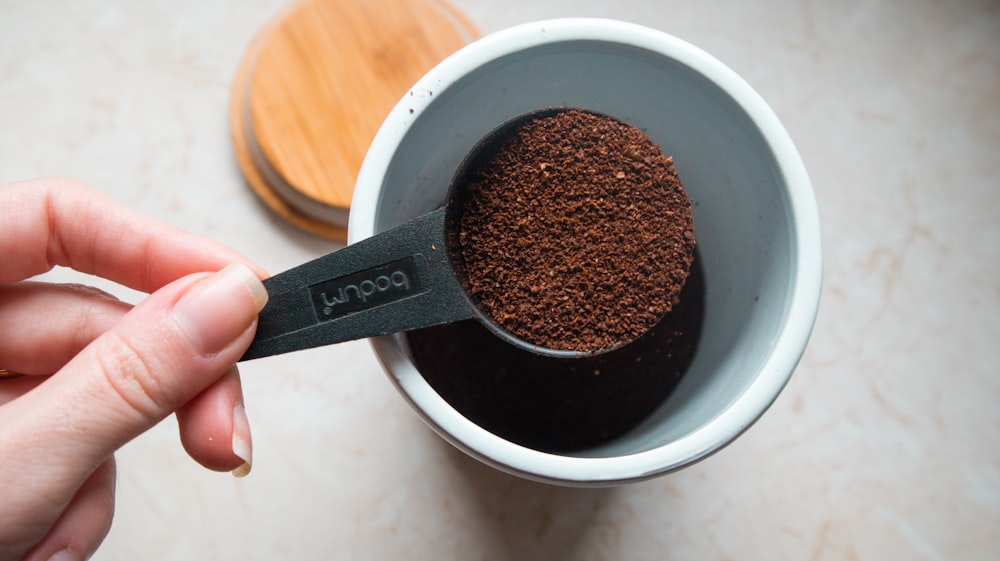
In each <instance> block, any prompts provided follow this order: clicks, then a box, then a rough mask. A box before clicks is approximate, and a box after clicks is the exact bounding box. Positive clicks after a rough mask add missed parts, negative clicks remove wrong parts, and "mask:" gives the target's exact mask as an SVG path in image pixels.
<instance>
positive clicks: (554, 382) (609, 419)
mask: <svg viewBox="0 0 1000 561" xmlns="http://www.w3.org/2000/svg"><path fill="white" fill-rule="evenodd" d="M704 302H705V284H704V277H703V275H702V269H701V266H700V262H699V261H698V260H697V259H696V260H695V261H694V263H693V265H692V267H691V275H690V277H689V278H688V279H687V282H686V283H685V285H684V288H683V291H682V292H681V295H680V300H679V301H678V303H677V305H676V306H674V308H673V310H672V311H670V312H669V313H668V314H666V315H665V316H664V317H663V319H661V320H660V322H659V323H658V324H656V325H655V326H654V327H653V328H652V329H651V330H650V331H649V332H647V333H646V334H645V335H644V336H643V337H641V338H639V339H637V340H636V341H634V342H632V343H631V344H629V345H626V346H624V347H622V348H619V349H616V350H613V351H609V352H607V353H605V354H603V355H597V356H592V357H585V358H563V359H559V358H551V357H545V356H541V355H537V354H535V353H531V352H528V351H524V350H521V349H519V348H517V347H515V346H513V345H511V344H509V343H506V342H504V341H503V340H501V339H500V338H498V337H496V336H495V335H493V334H492V333H490V332H489V331H488V330H487V329H486V328H485V327H483V326H482V325H481V324H480V323H479V322H477V321H475V320H469V321H465V322H460V323H454V324H450V325H442V326H438V327H431V328H427V329H423V330H418V331H412V332H410V333H408V334H407V335H406V337H407V341H408V344H409V348H410V353H411V355H412V357H413V360H414V363H415V365H416V366H417V369H418V370H419V371H420V373H421V375H422V376H423V377H424V378H425V379H426V380H427V382H428V383H429V384H430V385H431V387H433V388H434V390H435V391H437V392H438V394H439V395H440V396H441V397H442V398H443V399H444V400H445V401H447V402H448V403H450V404H451V405H452V407H454V408H455V409H456V410H458V412H459V413H461V414H462V415H464V416H465V417H467V418H468V419H469V420H471V421H472V422H474V423H476V424H477V425H479V426H481V427H483V428H484V429H486V430H488V431H490V432H492V433H493V434H496V435H498V436H500V437H503V438H506V439H507V440H510V441H512V442H515V443H518V444H520V445H522V446H527V447H529V448H534V449H536V450H541V451H545V452H557V453H558V452H562V453H566V452H573V451H579V450H583V449H586V448H590V447H593V446H597V445H600V444H602V443H605V442H608V441H610V440H612V439H614V438H617V437H619V436H621V435H622V434H625V433H626V432H628V431H629V430H631V429H633V428H635V427H636V426H637V425H639V424H640V423H641V422H642V421H644V420H645V419H646V418H648V417H649V415H650V414H651V413H652V412H653V411H655V410H656V408H657V407H659V406H660V405H661V404H662V403H663V402H664V401H665V400H666V399H667V397H668V396H669V395H670V393H671V392H672V391H673V389H674V387H675V386H676V385H677V383H678V382H679V381H680V379H681V377H682V375H683V374H684V373H685V372H686V371H687V369H688V366H689V365H690V363H691V360H692V357H693V356H694V353H695V350H696V348H697V345H698V340H699V337H700V334H701V328H702V323H703V321H704V310H705V304H704Z"/></svg>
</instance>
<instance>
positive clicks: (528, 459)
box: [348, 18, 822, 486]
mask: <svg viewBox="0 0 1000 561" xmlns="http://www.w3.org/2000/svg"><path fill="white" fill-rule="evenodd" d="M581 40H584V41H586V40H594V41H601V42H610V43H617V44H621V45H626V46H630V47H634V48H638V49H641V50H645V51H649V52H652V53H655V54H657V55H659V56H662V57H666V58H668V59H672V60H674V61H676V62H678V63H680V64H682V65H684V66H685V67H687V68H689V69H691V70H693V71H694V72H696V73H698V74H700V75H701V76H703V77H705V78H706V79H708V80H709V81H711V82H712V83H713V84H714V85H715V86H716V87H718V88H719V89H721V90H722V91H724V92H725V93H726V94H727V95H729V96H730V97H731V98H732V100H733V102H734V103H735V104H737V105H738V106H739V107H740V108H741V109H742V110H743V111H744V112H745V113H746V114H747V116H748V117H749V118H750V119H751V121H752V122H753V123H754V125H755V126H756V127H757V128H758V130H759V132H760V134H761V135H762V136H763V138H764V139H765V141H766V142H767V143H768V144H769V145H770V147H771V151H772V153H773V154H774V155H775V163H776V166H777V168H778V170H779V173H780V174H781V175H782V176H783V178H784V182H785V185H786V186H787V189H786V191H785V193H784V194H785V195H786V196H787V201H788V205H789V209H790V217H791V222H792V225H791V229H792V231H793V232H794V235H793V236H792V244H793V245H792V247H793V260H792V279H791V283H790V286H791V289H790V297H789V299H788V307H787V311H786V313H785V317H784V320H783V324H782V325H781V328H780V330H779V332H778V336H777V339H776V340H775V342H774V345H773V347H772V349H771V352H770V355H769V356H768V357H767V360H766V361H765V363H764V365H763V366H762V367H761V369H760V371H759V372H758V374H757V376H756V377H755V378H754V380H753V381H752V382H751V384H750V386H749V387H748V388H747V389H746V390H745V391H744V392H743V394H742V395H740V396H739V397H737V399H736V400H735V402H733V404H732V405H731V406H730V407H729V408H728V409H726V410H724V411H722V412H720V413H719V414H718V415H717V416H716V417H715V418H713V419H712V420H710V421H709V422H708V423H706V424H705V425H703V426H701V427H699V428H698V429H696V430H694V431H693V432H692V433H690V434H688V435H686V436H684V437H683V438H680V439H678V440H675V441H672V442H670V443H667V444H664V445H662V446H659V447H656V448H652V449H649V450H644V451H641V452H636V453H633V454H629V455H622V456H615V457H576V456H562V455H557V454H552V453H546V452H541V451H538V450H534V449H531V448H526V447H524V446H521V445H519V444H515V443H513V442H510V441H507V440H505V439H503V438H501V437H498V436H496V435H494V434H492V433H490V432H489V431H487V430H485V429H483V428H481V427H479V426H478V425H476V424H475V423H473V422H472V421H470V420H468V419H467V418H465V417H464V416H462V415H461V414H460V413H459V412H458V411H456V410H455V409H454V408H453V407H451V405H449V404H448V403H447V402H445V401H444V400H443V399H442V398H441V397H440V396H439V395H438V394H437V393H436V392H435V391H434V390H433V389H432V388H431V387H430V386H429V384H427V382H426V381H424V380H423V378H422V377H421V376H420V374H419V373H418V372H416V367H415V366H413V365H412V363H410V361H409V359H408V358H407V357H406V356H405V355H404V353H403V352H402V349H401V348H400V347H399V345H398V344H397V343H396V341H395V339H394V338H393V337H392V336H384V337H379V338H374V339H372V340H371V343H372V346H373V348H374V350H375V353H376V355H377V356H378V358H379V360H380V361H381V362H382V365H383V367H384V369H385V370H386V372H387V374H388V375H389V377H390V379H391V380H392V381H393V383H394V384H395V385H396V386H397V389H398V390H399V391H400V393H401V394H402V395H403V396H404V397H405V398H406V399H407V401H409V402H410V404H411V406H412V407H413V408H414V409H415V410H416V411H417V412H418V413H419V414H420V415H421V416H422V417H423V419H424V420H425V421H426V422H427V423H428V424H429V425H430V426H431V427H432V428H433V429H434V430H435V431H436V432H437V433H438V434H440V435H441V436H442V437H443V438H445V439H446V440H448V441H449V442H451V443H452V444H453V445H455V446H456V447H458V448H459V449H461V450H463V451H465V452H466V453H468V454H470V455H472V456H474V457H476V458H478V459H479V460H481V461H483V462H484V463H487V464H489V465H492V466H494V467H496V468H499V469H501V470H503V471H506V472H509V473H513V474H516V475H519V476H522V477H525V478H528V479H534V480H537V481H543V482H548V483H558V484H564V485H585V486H597V485H614V484H620V483H625V482H632V481H639V480H643V479H648V478H651V477H654V476H656V475H660V474H663V473H667V472H670V471H674V470H677V469H680V468H681V467H684V466H687V465H689V464H692V463H694V462H697V461H699V460H701V459H703V458H705V457H707V456H709V455H711V454H712V453H714V452H716V451H718V450H720V449H721V448H722V447H724V446H725V445H726V444H728V443H730V442H732V441H733V440H734V439H735V438H736V437H738V436H739V435H740V434H741V433H743V432H744V431H745V430H746V429H748V428H749V427H750V426H751V425H752V424H753V423H754V422H755V421H756V420H757V419H758V418H760V416H761V415H762V414H763V413H764V412H765V411H766V410H767V408H768V407H770V405H771V404H772V403H773V402H774V400H775V399H776V398H777V396H778V394H779V393H780V392H781V390H782V389H783V388H784V386H785V384H786V383H787V382H788V380H789V378H790V377H791V374H792V371H793V370H794V368H795V366H796V365H797V364H798V361H799V359H800V358H801V356H802V354H803V352H804V351H805V347H806V344H807V342H808V340H809V337H810V335H811V333H812V329H813V325H814V323H815V319H816V314H817V311H818V308H819V298H820V291H821V284H822V252H821V249H822V248H821V237H820V225H819V211H818V208H817V204H816V199H815V196H814V194H813V191H812V186H811V182H810V180H809V176H808V173H807V172H806V169H805V165H804V163H803V161H802V159H801V157H800V155H799V153H798V151H797V149H796V148H795V145H794V144H793V142H792V140H791V137H790V136H789V134H788V132H787V131H786V130H785V128H784V127H783V126H782V124H781V123H780V121H779V120H778V117H777V116H776V115H775V113H774V111H773V110H772V109H771V108H770V106H768V104H767V103H766V102H765V101H764V99H763V98H762V97H761V96H760V95H759V94H758V93H757V92H756V91H755V90H754V89H753V88H752V87H751V86H750V85H749V84H748V83H747V82H746V81H744V80H743V79H742V78H741V77H740V76H739V75H737V74H736V72H734V71H733V70H732V69H730V68H729V67H728V66H726V65H725V64H723V63H722V62H721V61H719V60H718V59H716V58H715V57H713V56H712V55H710V54H708V53H707V52H705V51H703V50H701V49H700V48H698V47H695V46H694V45H692V44H690V43H688V42H686V41H684V40H682V39H679V38H677V37H675V36H672V35H669V34H667V33H665V32H662V31H658V30H654V29H651V28H648V27H644V26H642V25H639V24H635V23H629V22H623V21H619V20H611V19H600V18H561V19H552V20H542V21H536V22H531V23H526V24H521V25H517V26H514V27H511V28H508V29H505V30H502V31H498V32H495V33H493V34H490V35H487V36H485V37H483V38H482V39H479V40H478V41H476V42H474V43H471V44H469V45H467V46H466V47H464V48H463V49H461V50H460V51H458V52H457V53H455V54H453V55H452V56H450V57H448V58H447V59H445V60H444V61H443V62H441V63H440V64H439V65H437V66H436V67H434V68H433V69H431V70H430V71H429V72H428V73H427V74H425V75H424V76H423V77H422V78H421V79H420V80H419V81H418V82H417V83H416V84H415V85H414V86H413V88H412V90H411V91H412V92H428V91H429V92H440V91H443V90H444V89H446V88H447V87H449V86H450V85H452V84H454V83H455V82H457V81H458V80H460V79H461V78H462V77H463V76H465V75H466V74H468V73H469V72H472V71H474V70H475V69H476V68H478V67H480V66H482V65H484V64H487V63H489V62H490V61H493V60H496V59H498V58H502V57H505V56H508V55H510V54H513V53H516V52H519V51H522V50H524V49H528V48H532V47H536V46H539V45H542V44H550V43H559V42H567V41H581ZM432 101H433V98H432V97H430V96H427V97H423V96H406V97H404V98H403V99H402V100H401V101H400V103H399V104H398V105H396V107H395V108H394V109H393V110H392V111H391V112H390V113H389V115H388V117H387V118H386V120H385V121H384V123H383V125H382V127H381V128H380V130H379V131H378V133H377V134H376V136H375V138H374V140H373V142H372V144H371V146H370V148H369V151H368V154H367V155H366V157H365V160H364V163H363V164H362V167H361V171H360V173H359V175H358V180H357V188H356V190H355V193H354V199H353V201H352V203H351V214H350V220H349V223H348V243H355V242H357V241H359V240H362V239H365V238H367V237H370V236H372V235H374V234H375V233H376V232H375V219H376V213H377V210H378V201H379V190H380V189H379V187H380V186H381V185H382V182H383V180H384V176H385V172H386V170H387V169H388V167H389V164H390V162H391V160H392V158H393V153H394V151H395V148H396V147H397V146H398V145H399V143H400V142H401V141H402V139H403V138H404V136H405V135H406V134H407V132H408V130H409V128H410V126H411V125H412V124H413V123H414V122H415V121H416V120H417V118H418V117H419V116H420V113H421V112H422V111H424V110H425V109H426V108H427V107H428V106H429V105H430V104H431V102H432ZM407 364H409V365H410V369H411V370H412V371H413V372H412V373H410V375H401V373H400V372H399V368H400V367H401V366H403V365H407ZM413 374H415V376H414V375H413Z"/></svg>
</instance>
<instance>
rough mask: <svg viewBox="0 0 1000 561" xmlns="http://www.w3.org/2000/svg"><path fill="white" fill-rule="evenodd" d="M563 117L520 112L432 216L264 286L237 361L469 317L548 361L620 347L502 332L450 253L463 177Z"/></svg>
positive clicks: (466, 168)
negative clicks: (524, 128) (502, 147)
mask: <svg viewBox="0 0 1000 561" xmlns="http://www.w3.org/2000/svg"><path fill="white" fill-rule="evenodd" d="M565 110H566V108H553V109H544V110H540V111H535V112H531V113H527V114H525V115H522V116H520V117H517V118H515V119H513V120H511V121H508V122H507V123H505V124H503V125H501V126H500V127H498V128H497V129H495V130H494V131H493V132H491V133H489V134H488V135H487V136H486V137H484V138H483V139H482V140H480V141H479V142H478V143H477V144H476V145H475V146H474V147H473V149H472V150H471V151H470V152H469V155H468V156H467V157H466V158H465V160H464V161H463V162H462V164H461V165H460V166H459V167H458V170H457V172H456V173H455V175H454V176H453V178H452V181H451V184H450V185H449V188H448V194H447V197H446V200H445V204H444V205H443V206H442V207H440V208H438V209H437V210H434V211H431V212H429V213H427V214H424V215H422V216H419V217H417V218H415V219H413V220H411V221H410V222H409V223H407V224H404V225H401V226H397V227H395V228H393V229H391V230H387V231H385V232H382V233H380V234H377V235H375V236H373V237H370V238H368V239H365V240H362V241H360V242H357V243H354V244H351V245H348V246H346V247H344V248H343V249H341V250H339V251H335V252H333V253H330V254H327V255H325V256H323V257H319V258H317V259H315V260H313V261H310V262H308V263H305V264H303V265H300V266H297V267H295V268H293V269H290V270H288V271H285V272H283V273H280V274H278V275H275V276H274V277H272V278H269V279H267V280H265V281H264V286H265V288H266V289H267V293H268V295H269V300H268V303H267V305H266V306H265V307H264V309H263V310H261V312H260V318H259V322H258V325H257V334H256V336H255V338H254V340H253V342H252V343H251V344H250V347H249V349H248V350H247V352H246V354H244V355H243V358H242V359H241V360H249V359H254V358H260V357H265V356H270V355H276V354H282V353H288V352H292V351H297V350H301V349H308V348H312V347H318V346H322V345H330V344H334V343H340V342H344V341H351V340H355V339H362V338H366V337H374V336H379V335H387V334H391V333H398V332H402V331H410V330H414V329H419V328H423V327H431V326H434V325H441V324H445V323H453V322H456V321H460V320H465V319H470V318H476V319H477V320H479V321H480V322H481V323H483V324H484V325H485V326H486V327H487V328H488V329H490V331H492V332H493V333H494V334H496V335H497V336H499V337H501V338H502V339H504V340H506V341H508V342H510V343H512V344H513V345H516V346H517V347H520V348H522V349H525V350H528V351H531V352H534V353H537V354H542V355H546V356H552V357H559V358H577V357H582V356H590V355H593V354H599V353H602V352H606V351H608V350H611V349H613V348H617V347H618V346H620V345H616V346H614V347H607V348H602V349H593V350H589V349H588V350H583V351H577V350H561V349H551V348H547V347H542V346H539V345H535V344H532V343H531V342H529V341H525V340H524V339H522V338H520V337H518V336H516V335H513V334H511V333H510V332H508V331H506V330H504V329H503V328H502V327H500V326H499V325H497V324H496V323H495V322H494V321H493V320H492V319H490V317H489V316H488V315H487V314H486V313H484V312H483V311H482V310H481V309H480V308H479V307H478V306H477V305H476V303H475V301H474V298H473V297H471V296H470V295H469V294H468V292H467V291H466V289H465V286H464V283H463V274H462V270H461V263H460V258H459V257H458V256H457V250H455V249H454V247H455V244H456V243H457V241H456V240H455V237H456V236H457V234H456V233H455V232H456V230H457V228H456V227H455V226H456V225H457V222H458V217H457V215H456V213H457V212H459V209H460V207H461V205H462V202H463V197H464V196H466V195H467V193H466V189H465V186H466V184H467V183H468V178H469V177H470V174H471V173H474V172H475V171H476V169H477V168H478V167H479V165H480V164H481V162H482V161H484V159H486V158H488V157H490V156H491V154H492V153H493V151H494V150H495V149H496V145H497V144H498V143H499V142H500V141H502V140H503V139H504V138H506V136H507V135H508V134H510V133H511V132H512V131H513V130H515V129H516V128H518V127H519V126H520V125H521V124H523V123H526V122H527V121H529V120H532V119H537V118H539V117H544V116H546V115H550V114H554V113H557V112H561V111H565ZM623 344H624V343H623Z"/></svg>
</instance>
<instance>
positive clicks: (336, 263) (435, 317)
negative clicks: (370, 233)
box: [240, 208, 474, 360]
mask: <svg viewBox="0 0 1000 561" xmlns="http://www.w3.org/2000/svg"><path fill="white" fill-rule="evenodd" d="M444 220H445V209H444V208H441V209H438V210H435V211H432V212H429V213H427V214H424V215H423V216H420V217H418V218H416V219H414V220H412V221H411V222H409V223H408V224H404V225H402V226H398V227H396V228H393V229H391V230H388V231H386V232H383V233H381V234H378V235H376V236H374V237H371V238H368V239H366V240H362V241H360V242H357V243H355V244H351V245H348V246H346V247H344V248H343V249H341V250H339V251H335V252H333V253H330V254H327V255H324V256H323V257H320V258H318V259H315V260H313V261H310V262H308V263H305V264H303V265H300V266H298V267H295V268H293V269H290V270H288V271H285V272H283V273H280V274H278V275H275V276H274V277H271V278H269V279H267V280H265V281H264V286H265V288H267V293H268V296H269V300H268V303H267V305H266V306H264V309H263V310H261V312H260V318H259V321H258V324H257V334H256V336H255V337H254V340H253V342H252V343H250V347H249V349H247V351H246V354H244V355H243V358H242V359H240V360H250V359H254V358H260V357H265V356H270V355H276V354H282V353H289V352H292V351H298V350H301V349H308V348H312V347H318V346H322V345H330V344H333V343H340V342H343V341H350V340H354V339H362V338H365V337H374V336H377V335H386V334H389V333H397V332H400V331H408V330H411V329H419V328H421V327H430V326H432V325H439V324H443V323H451V322H454V321H458V320H462V319H468V318H471V317H473V315H474V311H473V307H472V304H471V303H470V302H469V300H468V298H467V297H466V295H465V291H464V289H463V288H462V285H461V282H460V281H459V280H458V278H457V277H456V275H455V272H454V269H453V268H452V265H451V260H450V259H449V257H448V255H447V250H446V244H445V235H446V234H445V223H444Z"/></svg>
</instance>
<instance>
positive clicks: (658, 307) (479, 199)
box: [457, 109, 695, 352]
mask: <svg viewBox="0 0 1000 561" xmlns="http://www.w3.org/2000/svg"><path fill="white" fill-rule="evenodd" d="M465 181H466V184H465V186H466V195H465V197H464V198H463V199H462V201H463V202H462V203H460V204H461V207H460V208H459V210H458V211H457V212H458V213H459V218H458V219H457V220H458V222H459V224H458V234H457V237H458V239H457V244H458V254H459V255H460V268H463V269H464V277H465V279H466V280H467V282H468V290H469V291H470V293H471V294H472V295H473V296H474V298H476V299H478V302H479V305H480V307H481V308H482V309H483V311H484V312H485V313H486V314H487V315H488V316H489V317H491V318H492V319H493V320H494V322H495V323H496V324H498V325H500V326H501V327H502V328H503V329H505V330H507V331H509V332H510V333H512V334H514V335H516V336H518V337H520V338H521V339H523V340H525V341H528V342H531V343H534V344H536V345H540V346H543V347H548V348H550V349H560V350H570V351H584V352H587V351H595V350H601V349H607V348H613V347H616V346H619V345H621V344H624V343H627V342H629V341H632V340H633V339H635V338H637V337H639V336H641V335H642V334H643V333H645V332H646V331H647V330H649V328H651V327H652V326H653V325H654V324H656V322H657V321H658V320H659V319H660V318H661V317H662V316H663V314H664V313H666V312H668V311H669V310H670V309H671V308H672V307H673V306H674V305H675V304H676V303H677V301H678V296H679V294H680V291H681V287H682V286H683V285H684V281H685V279H686V278H687V276H688V272H689V269H690V266H691V261H692V259H693V253H694V246H695V240H694V233H693V229H692V215H691V206H690V202H689V200H688V198H687V195H686V193H685V192H684V188H683V186H682V185H681V182H680V180H679V179H678V176H677V171H676V170H675V169H674V166H673V161H672V159H671V158H669V157H667V156H665V155H664V154H663V153H662V151H661V150H660V148H659V147H658V146H657V145H656V144H655V143H654V142H652V141H651V140H650V139H649V137H647V136H646V135H645V134H644V133H643V132H642V131H640V130H639V129H637V128H635V127H633V126H631V125H628V124H626V123H623V122H620V121H617V120H615V119H612V118H610V117H606V116H603V115H597V114H593V113H588V112H584V111H580V110H574V109H569V110H557V111H555V112H554V113H546V114H544V115H542V116H539V117H536V118H533V119H530V120H528V121H527V122H526V123H523V124H520V125H518V127H517V128H516V129H515V130H514V131H513V132H512V133H511V134H509V135H505V136H504V137H503V138H502V140H500V141H499V142H498V143H497V144H496V146H495V147H494V148H493V149H491V150H490V153H489V154H488V155H487V156H486V157H485V159H484V160H483V161H482V162H481V164H479V165H478V166H477V167H476V168H475V170H474V173H473V174H472V175H471V176H470V177H469V178H467V179H465Z"/></svg>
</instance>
